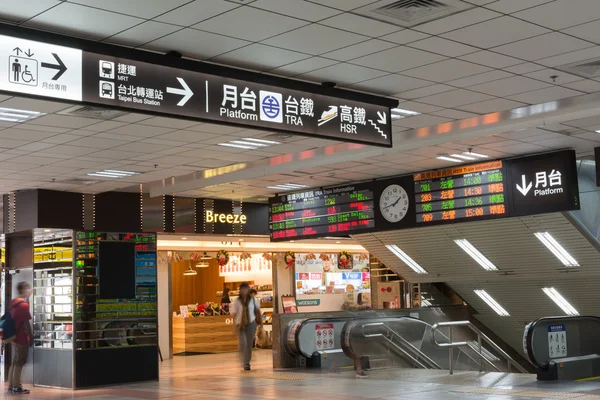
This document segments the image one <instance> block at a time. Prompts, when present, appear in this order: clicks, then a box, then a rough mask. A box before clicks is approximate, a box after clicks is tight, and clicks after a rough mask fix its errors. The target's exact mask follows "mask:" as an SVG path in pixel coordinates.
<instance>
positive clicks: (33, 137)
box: [0, 128, 55, 141]
mask: <svg viewBox="0 0 600 400" xmlns="http://www.w3.org/2000/svg"><path fill="white" fill-rule="evenodd" d="M52 135H55V133H49V132H43V131H30V130H25V129H14V128H9V129H4V130H0V138H4V139H18V140H30V141H38V140H42V139H46V138H48V137H50V136H52Z"/></svg>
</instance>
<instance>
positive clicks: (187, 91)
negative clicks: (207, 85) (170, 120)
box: [167, 78, 194, 107]
mask: <svg viewBox="0 0 600 400" xmlns="http://www.w3.org/2000/svg"><path fill="white" fill-rule="evenodd" d="M177 80H178V81H179V83H180V84H181V86H182V87H183V89H178V88H172V87H169V86H167V93H173V94H178V95H181V96H183V97H182V98H181V100H179V103H177V105H178V106H180V107H182V106H184V105H185V103H187V102H188V100H189V99H191V98H192V96H193V95H194V92H192V89H190V87H189V86H188V85H187V83H185V81H184V80H183V79H182V78H177Z"/></svg>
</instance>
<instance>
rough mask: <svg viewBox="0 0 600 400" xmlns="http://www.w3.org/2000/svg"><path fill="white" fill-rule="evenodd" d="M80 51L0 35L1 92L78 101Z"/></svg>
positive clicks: (79, 98)
mask: <svg viewBox="0 0 600 400" xmlns="http://www.w3.org/2000/svg"><path fill="white" fill-rule="evenodd" d="M81 55H82V52H81V50H78V49H72V48H67V47H62V46H55V45H52V44H47V43H41V42H35V41H31V40H25V39H19V38H14V37H10V36H2V35H0V58H4V61H2V62H0V90H4V91H8V92H16V93H25V94H30V95H37V96H44V97H54V98H59V99H68V100H76V101H81V98H82V85H81V60H82V57H81Z"/></svg>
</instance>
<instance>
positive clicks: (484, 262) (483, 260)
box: [454, 239, 498, 271]
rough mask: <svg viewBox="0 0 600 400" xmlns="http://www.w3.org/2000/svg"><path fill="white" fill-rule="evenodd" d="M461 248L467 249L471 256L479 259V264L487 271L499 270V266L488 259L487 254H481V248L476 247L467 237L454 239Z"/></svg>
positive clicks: (476, 259) (466, 251)
mask: <svg viewBox="0 0 600 400" xmlns="http://www.w3.org/2000/svg"><path fill="white" fill-rule="evenodd" d="M454 243H456V244H457V245H458V246H459V247H460V248H461V249H463V250H464V251H465V253H467V254H468V255H470V256H471V258H472V259H473V260H475V261H477V264H479V265H481V266H482V267H483V269H485V270H486V271H497V270H498V268H497V267H496V266H495V265H494V264H493V263H492V262H491V261H490V260H488V259H487V257H486V256H484V255H483V254H481V252H480V251H479V250H477V249H476V248H475V246H473V245H472V244H471V242H469V241H468V240H467V239H457V240H455V241H454Z"/></svg>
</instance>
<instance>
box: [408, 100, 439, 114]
mask: <svg viewBox="0 0 600 400" xmlns="http://www.w3.org/2000/svg"><path fill="white" fill-rule="evenodd" d="M398 107H399V108H402V109H405V110H411V111H416V112H420V113H430V112H433V111H438V110H441V109H442V108H443V107H437V106H432V105H431V104H424V103H419V102H416V101H402V102H400V104H398Z"/></svg>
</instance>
